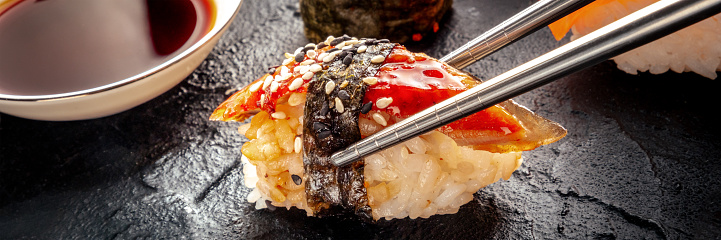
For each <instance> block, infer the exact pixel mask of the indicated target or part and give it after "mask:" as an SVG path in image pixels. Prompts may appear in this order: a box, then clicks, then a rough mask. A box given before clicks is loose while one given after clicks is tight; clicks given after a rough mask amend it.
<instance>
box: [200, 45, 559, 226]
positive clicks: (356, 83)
mask: <svg viewBox="0 0 721 240" xmlns="http://www.w3.org/2000/svg"><path fill="white" fill-rule="evenodd" d="M285 56H286V59H285V60H284V61H283V63H282V64H281V65H280V66H276V67H272V68H270V72H269V73H268V74H265V75H264V76H262V77H260V78H259V79H257V80H255V81H254V82H252V83H250V84H249V85H248V86H246V87H244V88H242V89H241V90H239V91H237V92H236V93H234V94H233V95H232V96H230V97H229V98H228V99H227V100H225V101H224V102H223V103H221V104H220V106H219V107H218V108H217V109H216V110H215V111H214V112H213V113H212V115H211V117H210V119H211V120H222V121H244V120H246V119H248V118H250V117H251V116H252V118H251V119H250V123H248V124H244V125H241V126H240V127H239V132H240V133H241V134H245V136H246V137H247V138H248V139H250V141H249V142H246V143H245V144H244V145H243V146H242V149H241V152H242V154H243V156H242V159H243V160H242V161H243V163H244V165H243V173H244V178H245V184H246V186H248V187H249V188H252V189H253V190H252V191H251V193H250V194H249V195H248V201H250V202H255V203H256V207H257V208H263V207H266V206H267V205H266V204H267V203H269V204H271V205H273V206H275V207H286V208H291V207H296V208H298V209H302V210H305V211H306V213H307V215H308V216H321V217H322V216H328V215H332V214H335V213H338V212H343V211H350V212H353V213H355V214H357V215H359V216H362V217H364V218H368V219H374V220H378V219H382V218H385V219H394V218H405V217H410V218H412V219H415V218H418V217H423V218H427V217H430V216H432V215H436V214H449V213H455V212H457V211H458V209H459V208H460V206H461V205H463V204H465V203H468V202H469V201H471V200H472V199H473V194H474V193H476V192H477V191H478V190H479V189H480V188H482V187H484V186H487V185H488V184H491V183H493V182H496V181H498V180H499V179H506V180H507V179H509V178H510V176H511V174H512V173H513V171H514V170H516V169H517V168H518V167H519V166H520V165H521V162H522V155H521V152H522V151H527V150H532V149H534V148H536V147H538V146H540V145H543V144H549V143H552V142H555V141H557V140H559V139H561V138H562V137H564V136H565V134H566V130H565V129H564V128H563V127H562V126H560V125H559V124H557V123H555V122H552V121H550V120H548V119H545V118H543V117H540V116H538V115H536V114H534V113H533V112H531V111H530V110H528V109H526V108H524V107H522V106H520V105H518V104H516V103H514V102H513V101H511V100H508V101H505V102H503V103H501V104H498V105H495V106H493V107H491V108H488V109H486V110H484V111H481V112H478V113H475V114H473V115H471V116H468V117H466V118H463V119H461V120H458V121H456V122H453V123H451V124H449V125H446V126H444V127H441V128H439V129H437V130H436V131H432V132H430V133H427V134H424V135H422V136H419V137H416V138H413V139H411V140H408V141H406V142H404V143H401V144H399V145H396V146H394V147H391V148H388V149H385V150H383V151H381V152H379V153H376V154H373V155H370V156H368V157H366V158H365V159H364V160H363V161H358V162H355V163H353V164H351V165H349V166H346V167H335V166H334V165H332V163H331V162H330V160H329V157H330V155H331V154H332V153H333V152H335V151H338V150H341V149H342V148H344V147H346V146H347V145H349V144H351V143H353V142H355V141H358V140H360V139H362V138H363V137H365V136H369V135H371V134H373V133H375V132H377V131H379V130H381V129H383V128H384V127H386V126H389V125H390V124H393V123H395V122H398V121H400V120H402V119H404V118H407V117H409V116H411V115H413V114H414V113H416V112H418V111H421V110H423V109H425V108H427V107H430V106H432V105H433V104H435V103H437V102H440V101H442V100H445V99H447V98H449V97H451V96H454V95H456V94H458V93H460V92H462V91H464V90H466V89H468V88H470V87H473V86H476V85H478V84H479V83H480V82H481V81H480V80H479V79H477V78H475V77H473V76H472V75H470V74H467V73H465V72H462V71H460V70H457V69H454V68H452V67H450V66H448V65H446V64H445V63H442V62H439V61H438V60H436V59H433V58H431V57H429V56H427V55H425V54H423V53H413V52H410V51H408V50H407V49H406V48H405V47H403V46H401V45H399V44H396V43H391V42H389V41H388V40H385V39H381V40H378V39H357V38H351V37H348V36H345V35H344V36H342V37H338V38H334V37H332V36H331V37H328V38H327V39H326V40H325V41H324V42H321V43H318V44H313V43H310V44H308V45H306V46H303V47H300V48H298V49H297V50H296V51H295V53H293V54H291V53H286V54H285Z"/></svg>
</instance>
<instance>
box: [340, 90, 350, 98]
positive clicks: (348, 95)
mask: <svg viewBox="0 0 721 240" xmlns="http://www.w3.org/2000/svg"><path fill="white" fill-rule="evenodd" d="M338 97H339V98H340V99H343V100H348V99H350V94H348V91H346V90H340V91H338Z"/></svg>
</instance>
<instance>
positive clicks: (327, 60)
mask: <svg viewBox="0 0 721 240" xmlns="http://www.w3.org/2000/svg"><path fill="white" fill-rule="evenodd" d="M335 55H337V54H333V53H329V54H328V56H325V57H324V58H323V62H325V63H328V62H330V61H333V59H334V58H335Z"/></svg>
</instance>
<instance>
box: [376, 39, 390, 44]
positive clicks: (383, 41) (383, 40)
mask: <svg viewBox="0 0 721 240" xmlns="http://www.w3.org/2000/svg"><path fill="white" fill-rule="evenodd" d="M378 42H379V43H389V42H391V40H388V39H381V40H378Z"/></svg>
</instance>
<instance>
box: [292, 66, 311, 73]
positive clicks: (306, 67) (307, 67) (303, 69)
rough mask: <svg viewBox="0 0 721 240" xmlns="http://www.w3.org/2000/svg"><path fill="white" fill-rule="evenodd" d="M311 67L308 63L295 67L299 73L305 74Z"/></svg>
mask: <svg viewBox="0 0 721 240" xmlns="http://www.w3.org/2000/svg"><path fill="white" fill-rule="evenodd" d="M309 68H310V67H309V66H308V65H303V66H297V67H295V70H296V72H298V74H300V75H303V74H305V73H307V72H308V69H309Z"/></svg>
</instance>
